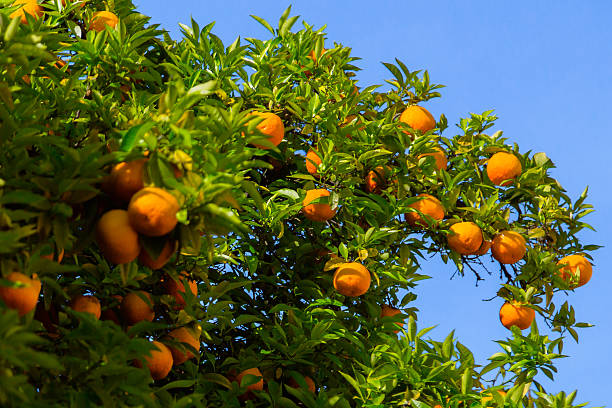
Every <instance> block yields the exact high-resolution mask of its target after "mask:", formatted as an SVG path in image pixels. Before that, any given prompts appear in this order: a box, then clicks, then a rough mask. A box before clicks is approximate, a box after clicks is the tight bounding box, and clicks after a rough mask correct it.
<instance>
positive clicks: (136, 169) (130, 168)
mask: <svg viewBox="0 0 612 408" xmlns="http://www.w3.org/2000/svg"><path fill="white" fill-rule="evenodd" d="M147 160H149V159H147V158H143V159H137V160H132V161H129V162H121V163H118V164H116V165H115V166H114V167H113V169H112V170H111V172H110V175H109V177H108V180H107V186H108V188H107V189H108V193H109V194H110V195H111V196H112V197H113V198H114V199H115V200H118V201H122V202H129V201H130V199H131V198H132V196H133V195H134V194H136V193H137V192H138V191H139V190H141V189H143V188H144V166H145V163H146V162H147Z"/></svg>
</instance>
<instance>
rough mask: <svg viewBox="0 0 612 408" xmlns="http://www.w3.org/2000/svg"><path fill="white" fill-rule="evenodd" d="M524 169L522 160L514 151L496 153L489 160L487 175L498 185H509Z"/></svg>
mask: <svg viewBox="0 0 612 408" xmlns="http://www.w3.org/2000/svg"><path fill="white" fill-rule="evenodd" d="M522 171H523V166H522V165H521V162H520V161H519V159H518V158H517V157H516V156H515V155H514V154H512V153H506V152H498V153H495V154H494V155H493V156H491V158H490V159H489V161H488V162H487V175H488V176H489V180H491V182H492V183H493V184H495V185H496V186H509V185H510V184H512V183H513V181H514V179H515V178H517V177H518V176H520V175H521V172H522Z"/></svg>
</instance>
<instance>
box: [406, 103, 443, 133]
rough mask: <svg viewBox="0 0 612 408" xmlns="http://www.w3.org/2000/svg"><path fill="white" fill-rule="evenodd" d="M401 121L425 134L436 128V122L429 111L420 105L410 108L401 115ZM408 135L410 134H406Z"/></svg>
mask: <svg viewBox="0 0 612 408" xmlns="http://www.w3.org/2000/svg"><path fill="white" fill-rule="evenodd" d="M399 121H400V122H403V123H406V124H407V125H408V126H410V127H411V128H413V129H415V130H419V131H421V132H423V133H425V132H428V131H430V130H432V129H435V127H436V120H435V119H434V117H433V116H432V114H431V113H429V111H428V110H427V109H425V108H423V107H421V106H418V105H410V106H408V107H407V108H406V109H405V110H404V111H403V112H402V114H401V115H400V117H399ZM404 133H408V132H404Z"/></svg>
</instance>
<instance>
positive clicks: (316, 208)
mask: <svg viewBox="0 0 612 408" xmlns="http://www.w3.org/2000/svg"><path fill="white" fill-rule="evenodd" d="M330 194H331V193H330V192H329V191H328V190H325V189H324V188H318V189H313V190H308V191H307V192H306V197H305V198H304V201H303V202H302V205H303V208H302V211H303V212H304V216H305V217H306V218H308V219H309V220H312V221H317V222H325V221H328V220H331V219H332V218H334V215H336V211H335V210H332V208H331V205H329V203H327V202H325V200H324V199H323V200H321V201H322V202H318V203H312V202H313V201H314V200H317V199H319V198H322V197H329V196H330ZM311 203H312V204H311Z"/></svg>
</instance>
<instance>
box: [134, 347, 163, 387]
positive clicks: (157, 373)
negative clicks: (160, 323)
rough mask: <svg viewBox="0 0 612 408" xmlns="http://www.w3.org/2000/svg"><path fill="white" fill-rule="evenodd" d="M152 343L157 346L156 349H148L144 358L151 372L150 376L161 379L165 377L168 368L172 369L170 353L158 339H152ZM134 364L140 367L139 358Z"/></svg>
mask: <svg viewBox="0 0 612 408" xmlns="http://www.w3.org/2000/svg"><path fill="white" fill-rule="evenodd" d="M153 345H154V346H155V347H157V350H150V353H151V354H149V355H146V356H145V357H144V360H145V364H146V366H147V368H148V369H149V372H150V373H151V378H153V379H154V380H161V379H163V378H166V377H167V376H168V373H170V370H172V354H171V353H170V349H169V348H168V347H167V346H166V345H165V344H163V343H160V342H159V341H153ZM134 364H135V365H136V366H137V367H142V363H141V362H140V361H139V360H136V361H135V362H134Z"/></svg>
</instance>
